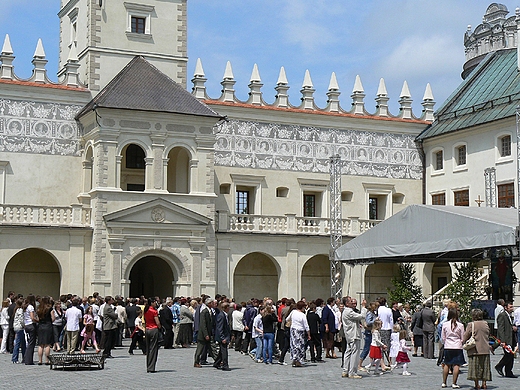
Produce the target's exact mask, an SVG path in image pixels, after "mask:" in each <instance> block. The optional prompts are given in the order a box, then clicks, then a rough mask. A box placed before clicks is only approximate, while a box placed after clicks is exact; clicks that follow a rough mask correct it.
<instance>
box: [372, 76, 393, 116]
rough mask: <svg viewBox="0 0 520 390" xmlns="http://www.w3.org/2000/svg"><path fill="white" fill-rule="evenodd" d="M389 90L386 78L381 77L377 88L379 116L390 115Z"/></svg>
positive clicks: (377, 110)
mask: <svg viewBox="0 0 520 390" xmlns="http://www.w3.org/2000/svg"><path fill="white" fill-rule="evenodd" d="M388 100H390V99H389V98H388V92H386V85H385V79H383V78H381V79H380V80H379V87H378V88H377V97H376V113H375V115H377V116H384V117H388V116H390V113H389V112H388Z"/></svg>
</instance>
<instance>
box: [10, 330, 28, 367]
mask: <svg viewBox="0 0 520 390" xmlns="http://www.w3.org/2000/svg"><path fill="white" fill-rule="evenodd" d="M20 346H21V347H22V360H23V358H24V357H25V333H24V331H23V329H22V330H19V331H18V332H15V336H14V348H13V357H12V361H13V362H18V356H19V354H20Z"/></svg>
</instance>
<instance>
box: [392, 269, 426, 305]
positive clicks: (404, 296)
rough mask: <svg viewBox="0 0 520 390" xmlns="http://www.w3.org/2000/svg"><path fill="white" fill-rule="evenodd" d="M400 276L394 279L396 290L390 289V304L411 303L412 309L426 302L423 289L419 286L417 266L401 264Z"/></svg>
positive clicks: (393, 283)
mask: <svg viewBox="0 0 520 390" xmlns="http://www.w3.org/2000/svg"><path fill="white" fill-rule="evenodd" d="M398 267H399V270H398V272H399V273H398V275H397V276H395V277H393V278H392V285H393V286H394V288H393V289H392V288H388V289H387V291H388V298H389V301H390V302H401V303H409V304H410V307H415V305H417V304H421V303H422V301H423V300H424V295H423V294H422V287H421V286H419V285H418V284H417V276H416V275H415V265H413V264H412V263H401V264H399V266H398Z"/></svg>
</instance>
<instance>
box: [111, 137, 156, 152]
mask: <svg viewBox="0 0 520 390" xmlns="http://www.w3.org/2000/svg"><path fill="white" fill-rule="evenodd" d="M130 144H135V145H138V146H140V147H141V149H143V150H144V155H145V157H149V156H150V155H151V149H150V145H148V144H146V143H145V142H143V141H141V140H140V139H137V138H131V139H126V140H124V141H121V143H119V144H118V146H117V155H118V156H121V157H123V149H125V148H126V147H127V146H128V145H130Z"/></svg>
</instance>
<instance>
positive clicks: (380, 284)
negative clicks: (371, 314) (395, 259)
mask: <svg viewBox="0 0 520 390" xmlns="http://www.w3.org/2000/svg"><path fill="white" fill-rule="evenodd" d="M398 274H399V267H398V266H397V264H396V263H380V264H371V265H369V266H368V267H367V269H366V271H365V291H364V294H363V297H364V298H365V299H366V300H367V301H368V302H370V301H373V300H374V299H376V298H377V297H379V296H387V294H388V290H387V289H388V288H392V287H393V286H392V278H393V277H394V276H397V275H398Z"/></svg>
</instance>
